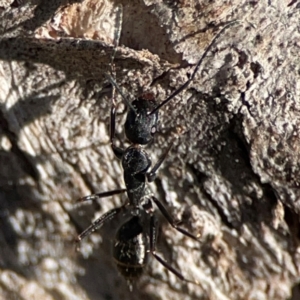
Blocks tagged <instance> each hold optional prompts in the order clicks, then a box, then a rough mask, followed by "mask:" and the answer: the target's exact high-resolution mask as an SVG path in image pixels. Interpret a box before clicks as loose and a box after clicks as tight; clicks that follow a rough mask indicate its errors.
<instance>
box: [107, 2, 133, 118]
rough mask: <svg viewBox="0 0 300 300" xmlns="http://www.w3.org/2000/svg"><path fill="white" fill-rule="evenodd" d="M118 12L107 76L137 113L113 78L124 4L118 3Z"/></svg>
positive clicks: (113, 96) (113, 95) (113, 94)
mask: <svg viewBox="0 0 300 300" xmlns="http://www.w3.org/2000/svg"><path fill="white" fill-rule="evenodd" d="M117 14H118V17H117V21H116V28H115V32H114V49H113V53H112V55H111V60H110V74H105V76H106V78H107V79H108V80H109V81H110V83H111V84H112V86H113V87H115V88H116V89H117V91H118V92H119V94H120V95H121V97H122V98H123V100H124V101H125V103H126V105H127V106H128V107H130V109H131V110H132V111H133V112H134V113H136V109H135V108H134V107H133V105H132V104H131V103H130V101H128V99H127V98H126V96H125V95H124V93H123V92H122V91H121V89H120V87H119V86H118V84H117V83H116V81H115V80H114V79H113V76H114V77H116V70H115V68H114V59H115V56H116V53H117V47H118V45H119V41H120V36H121V30H122V20H123V5H122V4H120V5H118V7H117ZM111 75H113V76H111ZM112 99H115V89H113V92H112ZM114 105H115V103H114Z"/></svg>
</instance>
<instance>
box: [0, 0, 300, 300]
mask: <svg viewBox="0 0 300 300" xmlns="http://www.w3.org/2000/svg"><path fill="white" fill-rule="evenodd" d="M69 2H72V3H69V4H68V3H67V1H54V0H52V1H38V0H32V1H21V0H20V1H16V0H15V1H8V0H7V1H1V2H0V14H1V15H0V32H1V39H0V60H1V61H0V101H1V104H0V105H1V106H0V124H1V126H0V136H1V143H0V145H1V149H0V162H1V163H0V166H1V167H0V172H1V173H0V207H1V209H0V224H1V227H0V228H1V230H0V245H1V247H0V267H1V270H0V287H1V288H0V297H1V299H260V300H261V299H288V298H289V297H292V288H293V286H295V284H296V283H297V282H299V259H300V258H299V236H300V235H299V214H300V190H299V185H300V167H299V165H300V159H299V158H300V129H299V128H300V87H299V82H300V78H299V77H300V75H299V74H300V60H299V53H300V42H299V41H300V34H299V19H300V9H299V3H297V1H292V0H288V1H285V0H277V1H276V0H275V1H266V0H265V1H245V0H242V1H241V0H232V1H224V0H223V1H221V0H220V1H218V0H216V1H209V0H203V1H200V0H198V1H197V0H178V1H177V0H174V1H168V0H164V1H158V0H152V1H151V0H135V1H121V0H116V1H110V0H103V1H100V0H98V1H96V0H85V1H74V0H73V1H69ZM120 4H123V18H122V22H121V23H122V35H121V39H120V46H119V47H118V48H117V52H116V57H115V65H116V81H117V82H118V84H119V85H120V86H121V87H122V88H123V89H127V91H128V93H130V95H135V96H136V95H138V94H139V93H141V92H144V91H152V92H153V93H154V94H155V95H156V96H157V98H158V100H159V101H162V100H163V99H165V97H166V96H167V95H169V94H170V93H171V92H173V91H174V90H175V89H176V88H177V87H178V86H180V85H181V84H182V83H183V82H184V81H185V80H186V79H187V78H188V76H189V74H191V72H192V71H193V68H194V64H195V63H196V62H197V60H198V59H199V57H200V56H201V54H202V53H203V51H204V49H205V48H206V47H207V46H208V44H209V43H210V41H211V40H212V38H213V37H214V36H215V35H216V34H217V32H218V31H219V30H220V29H221V28H222V27H223V26H224V25H225V24H227V23H228V22H230V21H232V20H236V19H238V20H240V23H239V24H236V25H233V26H231V27H230V28H228V29H227V30H226V31H225V32H224V33H223V34H222V36H221V37H220V39H219V40H218V41H217V42H216V44H215V45H214V47H213V48H212V51H211V52H210V53H209V55H208V56H207V58H206V59H205V60H204V62H203V64H202V66H201V70H200V71H199V72H198V74H197V76H196V78H195V80H194V81H193V82H192V84H191V85H190V86H189V88H188V89H187V90H186V91H184V92H183V93H181V94H180V95H179V96H177V97H176V98H175V99H173V101H171V102H170V104H168V105H167V106H166V107H163V109H162V110H161V112H160V128H159V132H158V133H157V134H156V138H155V141H154V142H153V143H152V144H151V145H149V146H148V147H147V151H148V152H149V153H150V154H151V157H152V159H153V161H156V160H157V158H158V157H159V155H160V154H161V153H163V152H164V150H165V149H166V148H167V146H168V145H169V143H170V142H171V140H172V133H173V132H174V131H175V129H176V127H178V126H181V128H183V129H184V133H183V134H182V135H181V136H180V138H179V139H178V140H177V141H176V143H175V144H174V146H173V148H172V151H171V153H170V155H169V156H168V159H167V160H166V162H165V163H164V165H163V166H162V167H161V169H160V171H159V178H158V179H157V180H156V181H155V183H153V184H150V187H151V189H152V190H153V192H154V193H155V194H156V195H157V197H158V198H159V199H161V200H162V201H163V202H164V203H165V205H166V206H167V207H168V209H169V210H170V212H172V215H173V216H174V217H176V218H177V219H179V220H182V224H183V226H185V227H186V228H187V229H188V230H190V231H191V232H193V233H195V234H197V233H199V234H201V237H200V240H199V242H194V241H192V240H191V239H189V238H187V237H185V236H183V235H181V234H179V233H177V232H176V231H175V230H174V229H172V228H171V227H170V226H169V225H168V224H167V223H166V222H165V221H164V220H163V218H161V230H160V232H159V249H158V250H159V252H160V253H161V254H162V255H163V256H164V257H165V258H166V259H167V260H168V261H169V262H170V263H171V264H172V265H173V266H174V267H176V268H178V269H180V270H181V271H182V273H183V274H184V276H186V277H187V278H191V279H195V280H198V281H199V282H200V285H199V286H196V285H192V284H186V283H184V282H182V281H180V280H179V279H178V278H176V277H175V276H174V275H173V274H171V273H170V272H168V271H167V270H166V269H165V268H164V267H163V266H162V265H160V264H159V263H158V262H157V261H155V260H154V259H150V260H149V264H148V266H147V268H146V270H145V274H144V276H143V277H142V278H141V279H140V281H139V282H138V283H137V284H136V285H135V286H134V291H133V292H132V293H131V292H130V291H129V290H128V287H127V284H126V282H125V280H124V279H123V278H122V277H121V276H120V275H119V274H118V272H117V270H116V268H115V266H114V262H113V260H112V259H111V244H112V240H113V236H114V232H115V231H116V229H117V228H118V227H119V226H120V222H122V221H121V220H119V219H116V220H114V221H112V222H111V223H110V224H107V225H106V226H104V227H103V228H101V229H100V230H99V231H98V232H95V233H94V234H93V235H91V236H90V237H89V238H87V239H86V240H83V241H82V243H81V251H80V253H78V252H76V251H75V245H74V239H75V237H76V236H77V234H78V233H79V232H81V231H82V230H83V229H84V228H85V227H87V226H88V225H89V224H90V222H91V221H92V220H93V219H95V218H96V217H97V216H99V215H101V214H103V213H104V212H106V211H108V210H109V209H111V208H113V207H115V206H118V205H120V204H121V203H122V202H124V200H125V198H126V197H125V196H118V197H112V198H108V199H103V201H101V202H99V203H91V204H86V205H83V206H75V205H74V204H75V200H76V199H78V198H79V197H81V196H84V195H88V194H91V193H94V192H101V191H108V190H112V189H116V188H119V187H124V183H123V180H122V169H121V167H120V164H119V162H118V161H117V159H116V158H115V157H114V155H113V153H112V151H111V148H110V143H109V112H110V104H111V100H110V96H111V86H110V84H109V83H108V82H107V80H106V79H105V77H104V74H105V73H106V72H107V71H108V70H109V63H110V60H111V55H112V51H113V48H114V47H113V43H114V36H115V30H116V28H117V27H118V24H120V20H119V17H120V14H119V7H120ZM118 16H119V17H118ZM131 97H132V96H131ZM118 102H119V103H120V106H119V110H118V111H119V114H118V118H117V124H118V125H117V137H118V139H119V140H120V144H121V145H125V146H126V145H128V144H126V142H125V137H124V133H123V125H122V124H124V116H125V112H124V109H123V108H124V106H123V104H122V100H121V98H118ZM157 214H158V215H159V213H157ZM293 297H294V299H299V294H298V298H297V287H295V288H294V296H293Z"/></svg>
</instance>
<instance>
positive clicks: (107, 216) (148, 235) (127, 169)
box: [76, 21, 237, 288]
mask: <svg viewBox="0 0 300 300" xmlns="http://www.w3.org/2000/svg"><path fill="white" fill-rule="evenodd" d="M236 22H237V21H234V22H231V23H228V24H227V25H226V26H224V27H223V29H222V30H221V31H220V32H219V33H218V34H217V35H216V36H215V37H214V38H213V40H212V41H211V43H210V45H209V46H208V47H207V48H206V50H205V51H204V53H203V55H202V57H201V58H200V60H199V61H198V63H197V65H196V67H195V69H194V71H193V73H192V75H191V76H190V78H189V79H188V80H187V81H186V82H185V83H184V84H183V85H182V86H181V87H180V88H178V89H177V90H176V91H175V92H173V93H172V94H171V95H170V96H169V97H167V98H166V99H165V100H164V101H163V102H161V103H160V104H157V102H156V100H155V99H154V97H153V96H150V95H149V94H146V95H145V94H144V95H143V96H142V97H140V98H138V99H136V100H134V101H133V102H129V101H128V100H127V98H126V97H125V96H124V94H123V93H122V91H121V90H120V88H119V86H118V85H117V83H116V82H115V80H114V79H113V78H112V76H111V75H106V76H107V77H108V79H109V81H110V82H111V84H112V86H113V87H115V88H116V89H117V90H118V92H119V93H120V94H121V96H122V98H123V100H124V102H125V103H126V105H127V107H128V109H129V111H128V113H127V117H126V122H125V134H126V137H127V139H128V140H129V141H130V142H131V145H130V146H129V147H128V148H126V149H123V148H120V147H117V146H116V145H115V142H114V139H115V119H116V104H115V101H114V97H112V108H111V113H110V142H111V147H112V150H113V152H114V154H115V156H116V157H117V158H118V159H120V160H121V162H122V167H123V172H124V173H123V176H124V182H125V185H126V189H117V190H112V191H109V192H104V193H97V194H93V195H90V196H86V197H83V198H80V199H79V200H78V201H79V202H84V201H90V200H92V201H95V200H98V199H100V198H104V197H108V196H112V195H116V194H121V193H124V192H127V196H128V200H127V202H126V203H125V204H124V205H122V206H121V207H117V208H114V209H111V210H110V211H108V212H106V213H104V214H103V215H102V216H101V217H99V218H98V219H97V220H96V221H94V222H93V223H92V224H91V225H90V226H89V227H88V228H86V229H85V230H84V231H83V232H82V233H81V234H79V235H78V237H77V240H76V241H77V243H79V242H80V241H81V240H82V239H83V238H85V237H87V236H89V235H90V234H91V233H92V232H94V231H95V230H97V229H99V228H100V227H101V226H102V225H103V224H104V223H105V222H107V221H108V220H111V219H113V218H115V217H116V216H117V215H118V214H120V212H122V211H124V212H127V213H129V215H130V217H129V219H128V220H127V221H126V222H125V223H124V224H123V225H122V226H121V227H120V228H119V229H118V231H117V233H116V237H115V240H114V244H113V257H114V260H115V262H116V265H117V267H118V269H119V271H120V273H121V274H122V275H123V276H124V277H125V278H126V279H127V282H128V284H129V286H130V288H132V282H133V280H135V279H136V278H138V277H139V276H140V275H141V274H142V272H143V269H144V267H145V265H146V262H147V256H148V255H147V254H148V252H149V250H150V253H151V254H152V256H153V257H154V258H155V259H157V261H158V262H160V263H161V264H162V265H163V266H164V267H165V268H167V269H168V270H169V271H170V272H172V273H173V274H175V275H176V276H177V277H178V278H179V279H181V280H183V281H185V282H189V283H193V284H199V282H197V281H194V280H189V279H187V278H186V277H184V276H183V275H182V274H181V273H180V272H179V271H178V270H176V269H175V268H173V267H172V266H171V265H170V264H169V263H167V262H166V261H165V260H164V259H163V258H162V257H160V256H159V255H158V254H157V253H156V240H157V221H156V216H155V214H154V204H155V205H156V206H157V207H158V209H159V210H160V212H161V213H162V215H163V216H164V217H165V219H166V220H167V221H168V223H169V224H170V225H171V226H172V227H173V228H175V229H176V230H177V231H179V232H181V233H182V234H184V235H186V236H188V237H190V238H192V239H193V240H198V238H199V236H195V235H194V234H192V233H190V232H188V231H187V230H185V229H184V228H182V227H181V226H179V225H178V223H177V222H176V221H175V220H174V219H173V218H172V216H171V215H170V214H169V212H168V211H167V209H166V208H165V207H164V205H163V204H162V203H161V202H160V201H159V200H158V199H157V198H156V197H155V196H154V195H153V194H152V193H151V192H150V190H149V189H148V188H147V186H146V182H153V181H154V180H155V178H156V176H157V170H158V169H159V167H160V166H161V164H162V163H163V161H164V160H165V158H166V157H167V155H168V153H169V151H170V149H171V145H170V146H169V147H168V149H167V150H166V152H165V153H164V154H163V155H162V157H161V158H160V159H159V160H158V161H157V162H156V164H155V165H154V166H153V168H152V169H150V168H151V159H150V157H149V155H148V154H147V152H146V151H145V150H144V149H143V148H142V146H143V145H147V144H149V143H150V142H151V141H152V140H153V135H154V134H155V132H156V129H157V122H158V112H159V110H160V109H161V108H162V107H163V106H164V105H166V104H167V103H168V102H169V101H170V100H172V99H173V98H174V97H175V96H176V95H178V94H179V93H181V92H182V91H183V90H184V89H185V88H187V86H188V85H189V84H190V82H191V81H192V80H193V79H194V77H195V75H196V73H197V71H198V69H199V67H200V65H201V63H202V61H203V59H204V58H205V57H206V55H207V53H208V52H209V51H210V49H211V48H212V46H213V45H214V43H215V41H216V40H217V39H218V38H219V37H220V35H221V34H222V33H223V32H224V31H225V29H227V28H228V27H229V26H231V25H232V24H234V23H236ZM149 169H150V171H149ZM147 248H150V249H149V250H148V249H147Z"/></svg>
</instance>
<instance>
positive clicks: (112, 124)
mask: <svg viewBox="0 0 300 300" xmlns="http://www.w3.org/2000/svg"><path fill="white" fill-rule="evenodd" d="M111 102H112V104H111V110H110V144H111V148H112V150H113V152H114V154H115V156H116V157H117V158H118V159H121V158H122V156H123V154H124V152H125V150H124V149H122V148H120V147H117V146H116V145H115V141H114V140H115V133H116V109H117V105H116V101H115V89H114V86H113V88H112V101H111Z"/></svg>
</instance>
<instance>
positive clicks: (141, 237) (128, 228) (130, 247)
mask: <svg viewBox="0 0 300 300" xmlns="http://www.w3.org/2000/svg"><path fill="white" fill-rule="evenodd" d="M147 254H148V253H147V235H146V234H144V232H143V227H142V225H141V224H140V218H139V217H138V216H134V217H132V218H131V219H130V220H129V221H127V222H126V223H124V224H123V225H122V226H121V227H120V228H119V230H118V232H117V234H116V237H115V241H114V245H113V257H114V261H115V263H116V265H117V268H118V270H119V272H120V273H121V274H122V275H123V276H124V277H125V279H127V281H128V282H131V281H133V280H134V279H136V278H138V277H140V276H141V275H142V273H143V270H144V267H145V265H146V263H147V256H148V255H147Z"/></svg>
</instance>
